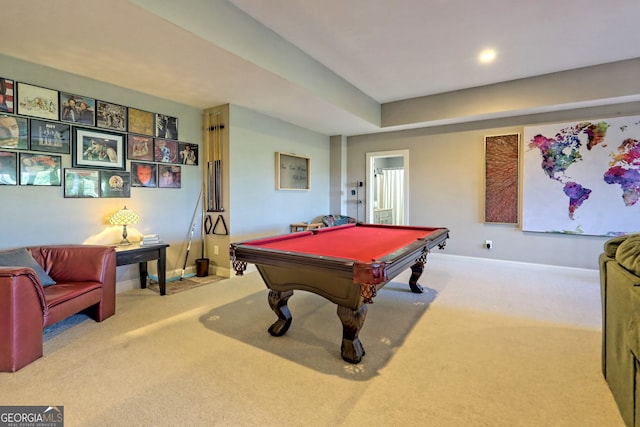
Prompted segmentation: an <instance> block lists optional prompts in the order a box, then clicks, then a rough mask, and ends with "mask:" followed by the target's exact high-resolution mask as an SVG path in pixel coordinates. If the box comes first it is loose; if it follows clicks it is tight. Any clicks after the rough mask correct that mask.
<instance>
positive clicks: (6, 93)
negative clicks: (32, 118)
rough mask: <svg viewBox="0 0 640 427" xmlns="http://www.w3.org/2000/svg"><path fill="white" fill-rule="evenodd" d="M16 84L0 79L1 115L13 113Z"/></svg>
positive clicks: (6, 79)
mask: <svg viewBox="0 0 640 427" xmlns="http://www.w3.org/2000/svg"><path fill="white" fill-rule="evenodd" d="M14 85H15V82H14V81H13V80H11V79H8V78H6V77H0V113H13V112H15V110H14V107H13V99H14V88H15V86H14Z"/></svg>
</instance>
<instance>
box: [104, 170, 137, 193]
mask: <svg viewBox="0 0 640 427" xmlns="http://www.w3.org/2000/svg"><path fill="white" fill-rule="evenodd" d="M100 197H105V198H129V197H131V174H130V173H129V172H126V171H111V170H101V171H100Z"/></svg>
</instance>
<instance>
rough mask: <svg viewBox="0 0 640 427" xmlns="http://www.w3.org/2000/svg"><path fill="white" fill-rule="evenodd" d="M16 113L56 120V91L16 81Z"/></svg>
mask: <svg viewBox="0 0 640 427" xmlns="http://www.w3.org/2000/svg"><path fill="white" fill-rule="evenodd" d="M17 88H18V111H17V112H18V114H22V115H24V116H31V117H40V118H41V119H49V120H58V116H59V111H60V108H59V105H60V104H59V103H58V91H57V90H52V89H46V88H43V87H39V86H33V85H30V84H27V83H22V82H18V87H17Z"/></svg>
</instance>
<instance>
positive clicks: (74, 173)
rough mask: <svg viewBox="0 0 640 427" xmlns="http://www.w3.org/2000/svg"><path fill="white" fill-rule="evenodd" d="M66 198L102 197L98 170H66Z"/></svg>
mask: <svg viewBox="0 0 640 427" xmlns="http://www.w3.org/2000/svg"><path fill="white" fill-rule="evenodd" d="M64 197H69V198H95V197H100V173H99V171H97V170H87V169H65V170H64Z"/></svg>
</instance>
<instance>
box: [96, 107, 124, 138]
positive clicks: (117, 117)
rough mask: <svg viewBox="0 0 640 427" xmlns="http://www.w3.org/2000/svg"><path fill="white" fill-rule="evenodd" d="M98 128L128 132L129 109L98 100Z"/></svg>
mask: <svg viewBox="0 0 640 427" xmlns="http://www.w3.org/2000/svg"><path fill="white" fill-rule="evenodd" d="M96 127H99V128H103V129H110V130H115V131H120V132H126V131H127V129H128V128H127V107H125V106H124V105H120V104H113V103H111V102H106V101H100V100H96Z"/></svg>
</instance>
